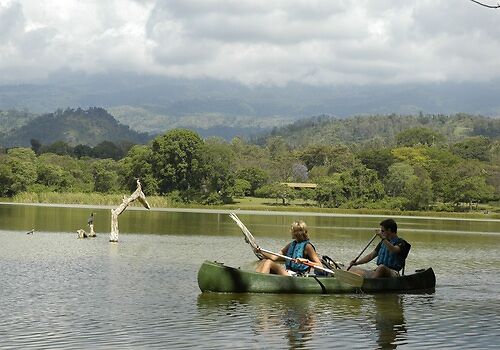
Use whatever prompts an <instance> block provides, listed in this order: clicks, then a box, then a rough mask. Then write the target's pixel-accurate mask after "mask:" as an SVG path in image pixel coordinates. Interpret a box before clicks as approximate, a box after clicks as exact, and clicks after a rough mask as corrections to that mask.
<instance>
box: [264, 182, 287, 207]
mask: <svg viewBox="0 0 500 350" xmlns="http://www.w3.org/2000/svg"><path fill="white" fill-rule="evenodd" d="M255 195H256V196H257V197H265V198H274V199H276V200H278V199H281V201H282V204H283V205H285V204H287V201H290V200H292V199H294V198H295V197H296V192H295V190H294V189H292V188H290V187H288V186H287V185H284V184H281V183H277V182H275V183H272V184H268V185H264V186H262V187H260V188H258V189H257V190H256V191H255Z"/></svg>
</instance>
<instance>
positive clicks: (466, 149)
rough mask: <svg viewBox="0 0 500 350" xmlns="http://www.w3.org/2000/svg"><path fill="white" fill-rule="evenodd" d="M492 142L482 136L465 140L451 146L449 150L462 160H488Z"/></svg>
mask: <svg viewBox="0 0 500 350" xmlns="http://www.w3.org/2000/svg"><path fill="white" fill-rule="evenodd" d="M491 147H492V142H491V140H490V139H489V138H487V137H484V136H476V137H470V138H467V139H465V140H463V141H461V142H457V143H455V144H453V145H452V146H451V150H452V152H453V153H454V154H456V155H457V156H459V157H461V158H464V159H477V160H482V161H485V162H487V161H489V160H490V149H491Z"/></svg>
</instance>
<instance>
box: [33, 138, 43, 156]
mask: <svg viewBox="0 0 500 350" xmlns="http://www.w3.org/2000/svg"><path fill="white" fill-rule="evenodd" d="M30 144H31V149H32V150H33V152H35V154H36V155H39V154H40V151H41V149H42V143H41V142H40V141H38V140H37V139H31V140H30Z"/></svg>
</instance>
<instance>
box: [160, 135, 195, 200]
mask: <svg viewBox="0 0 500 350" xmlns="http://www.w3.org/2000/svg"><path fill="white" fill-rule="evenodd" d="M151 148H152V152H153V154H152V160H153V163H152V170H153V174H154V176H155V178H156V180H157V182H158V189H159V192H160V193H161V194H166V193H168V192H170V191H173V190H179V191H181V192H184V193H185V196H186V198H185V199H186V200H189V197H190V196H191V194H192V193H193V192H198V193H199V192H200V190H201V186H202V183H203V179H204V176H205V167H204V164H203V157H202V150H203V141H202V140H201V138H200V137H199V136H198V134H197V133H195V132H194V131H190V130H185V129H173V130H170V131H169V132H167V133H166V134H165V135H163V136H158V137H157V138H155V139H154V140H153V143H152V145H151Z"/></svg>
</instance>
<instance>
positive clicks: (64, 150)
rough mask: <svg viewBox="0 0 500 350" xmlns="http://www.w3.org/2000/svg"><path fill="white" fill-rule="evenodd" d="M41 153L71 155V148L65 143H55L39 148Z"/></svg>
mask: <svg viewBox="0 0 500 350" xmlns="http://www.w3.org/2000/svg"><path fill="white" fill-rule="evenodd" d="M41 153H54V154H59V155H61V156H64V155H72V154H73V148H72V147H71V146H70V145H69V144H68V143H67V142H64V141H56V142H54V143H52V144H50V145H47V146H43V147H42V148H41Z"/></svg>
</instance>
